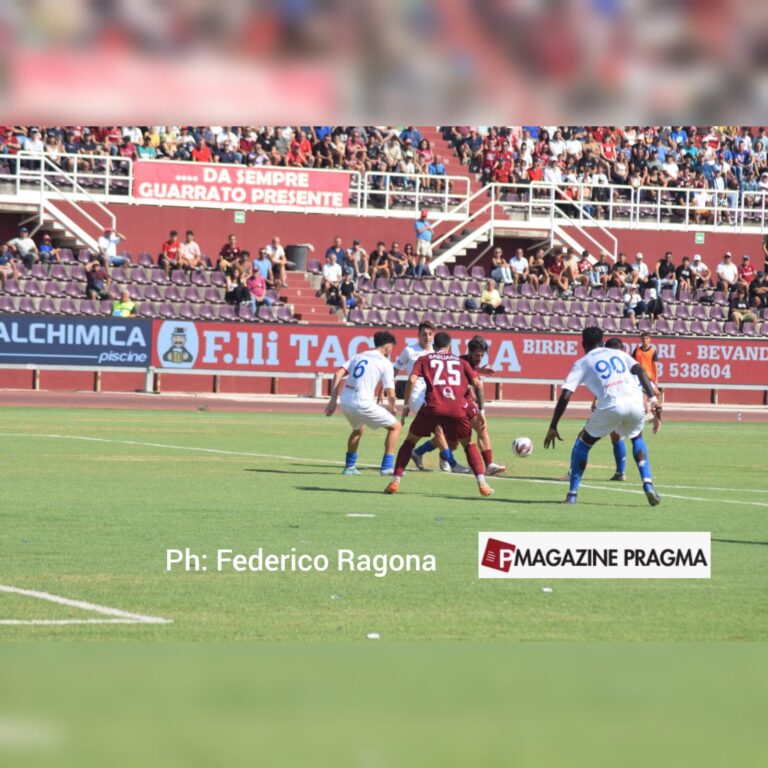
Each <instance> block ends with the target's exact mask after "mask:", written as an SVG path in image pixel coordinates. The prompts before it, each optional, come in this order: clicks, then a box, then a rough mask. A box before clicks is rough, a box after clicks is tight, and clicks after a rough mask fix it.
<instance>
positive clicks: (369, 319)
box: [365, 309, 385, 326]
mask: <svg viewBox="0 0 768 768" xmlns="http://www.w3.org/2000/svg"><path fill="white" fill-rule="evenodd" d="M365 322H366V323H367V324H368V325H375V326H380V325H385V323H384V317H383V316H382V314H381V312H380V311H379V310H378V309H370V310H368V314H367V315H366V317H365Z"/></svg>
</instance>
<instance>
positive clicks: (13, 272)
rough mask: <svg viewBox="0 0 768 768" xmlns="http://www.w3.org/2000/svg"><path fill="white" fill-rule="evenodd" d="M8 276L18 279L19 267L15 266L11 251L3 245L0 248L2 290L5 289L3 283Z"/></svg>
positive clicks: (0, 282) (0, 281)
mask: <svg viewBox="0 0 768 768" xmlns="http://www.w3.org/2000/svg"><path fill="white" fill-rule="evenodd" d="M9 278H11V279H13V280H18V279H19V269H18V267H17V266H16V259H15V257H14V254H13V251H12V250H11V249H10V248H9V247H8V246H7V245H3V246H2V249H0V284H2V289H3V290H5V284H6V282H7V281H8V279H9Z"/></svg>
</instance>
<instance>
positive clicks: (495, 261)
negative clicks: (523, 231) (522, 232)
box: [491, 246, 522, 283]
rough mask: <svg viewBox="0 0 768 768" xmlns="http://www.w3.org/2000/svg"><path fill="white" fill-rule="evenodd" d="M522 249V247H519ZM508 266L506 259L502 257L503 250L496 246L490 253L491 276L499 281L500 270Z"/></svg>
mask: <svg viewBox="0 0 768 768" xmlns="http://www.w3.org/2000/svg"><path fill="white" fill-rule="evenodd" d="M519 250H521V251H522V248H521V249H519ZM506 266H508V264H507V260H506V259H505V258H504V251H503V250H502V249H501V248H499V247H498V246H496V247H495V248H494V249H493V253H492V254H491V277H492V278H493V279H494V280H495V281H496V282H497V283H499V282H501V272H502V270H503V269H504V267H506Z"/></svg>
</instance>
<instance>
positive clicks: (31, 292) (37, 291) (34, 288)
mask: <svg viewBox="0 0 768 768" xmlns="http://www.w3.org/2000/svg"><path fill="white" fill-rule="evenodd" d="M24 293H25V294H26V295H27V296H38V297H39V296H42V295H43V289H42V287H41V286H40V283H38V282H37V280H26V281H25V282H24Z"/></svg>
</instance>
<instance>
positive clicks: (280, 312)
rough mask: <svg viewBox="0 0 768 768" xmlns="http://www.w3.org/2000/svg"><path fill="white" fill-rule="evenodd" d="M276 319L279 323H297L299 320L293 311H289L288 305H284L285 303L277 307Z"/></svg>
mask: <svg viewBox="0 0 768 768" xmlns="http://www.w3.org/2000/svg"><path fill="white" fill-rule="evenodd" d="M277 320H278V322H280V323H298V322H299V321H298V320H297V319H296V317H295V316H294V314H293V312H291V310H290V307H287V306H285V304H283V305H282V306H279V307H278V308H277Z"/></svg>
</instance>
